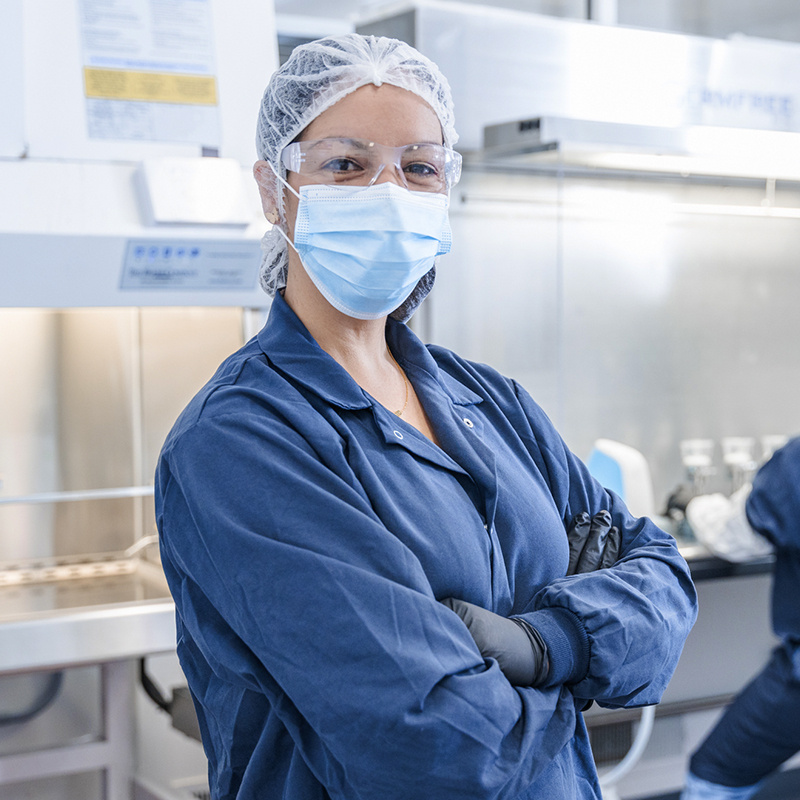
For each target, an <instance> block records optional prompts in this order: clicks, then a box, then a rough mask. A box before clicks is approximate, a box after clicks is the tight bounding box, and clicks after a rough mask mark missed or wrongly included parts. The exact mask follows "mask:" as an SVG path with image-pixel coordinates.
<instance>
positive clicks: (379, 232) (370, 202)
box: [279, 179, 452, 319]
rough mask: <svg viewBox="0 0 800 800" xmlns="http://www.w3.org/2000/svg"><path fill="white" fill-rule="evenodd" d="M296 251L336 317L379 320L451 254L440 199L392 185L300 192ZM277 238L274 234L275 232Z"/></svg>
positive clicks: (444, 197) (320, 186) (443, 199)
mask: <svg viewBox="0 0 800 800" xmlns="http://www.w3.org/2000/svg"><path fill="white" fill-rule="evenodd" d="M281 181H282V183H284V185H286V186H287V187H288V188H289V190H290V191H292V192H294V194H296V195H297V197H298V198H299V204H298V208H297V219H296V221H295V229H294V242H292V241H290V240H289V237H288V236H286V234H285V233H283V231H281V233H282V235H283V236H284V238H285V239H286V241H287V242H289V244H290V245H291V246H292V247H293V248H294V250H295V251H296V252H297V255H298V256H299V257H300V260H301V261H302V263H303V266H304V267H305V270H306V272H307V273H308V275H309V277H310V278H311V280H312V281H313V282H314V285H315V286H316V287H317V289H319V291H320V293H321V294H322V296H323V297H324V298H325V299H326V300H327V301H328V302H329V303H330V304H331V305H332V306H333V307H334V308H336V309H337V310H339V311H341V312H342V313H343V314H346V315H347V316H349V317H354V318H356V319H379V318H380V317H384V316H386V315H387V314H389V313H391V312H392V311H394V310H395V309H396V308H398V307H399V306H400V305H402V303H403V301H404V300H405V299H406V298H407V297H408V296H409V295H410V294H411V292H412V291H414V288H415V287H416V285H417V283H418V282H419V280H420V278H422V276H423V275H425V274H426V273H427V272H428V271H429V270H430V269H431V267H433V262H434V259H435V258H436V256H440V255H444V254H445V253H449V252H450V247H451V244H452V234H451V231H450V223H449V221H448V217H447V209H448V205H449V199H448V197H447V195H445V194H435V193H431V192H412V191H409V190H408V189H404V188H402V187H400V186H398V185H397V184H394V183H388V182H387V183H376V184H373V185H371V186H329V185H325V184H311V185H306V186H302V187H301V188H300V193H299V194H298V193H297V192H296V191H295V190H294V189H293V188H292V187H291V186H289V184H288V183H286V182H285V181H283V179H281ZM279 230H280V229H279Z"/></svg>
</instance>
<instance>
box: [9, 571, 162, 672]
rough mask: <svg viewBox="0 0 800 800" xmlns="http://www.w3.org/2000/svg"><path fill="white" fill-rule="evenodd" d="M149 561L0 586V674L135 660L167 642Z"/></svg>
mask: <svg viewBox="0 0 800 800" xmlns="http://www.w3.org/2000/svg"><path fill="white" fill-rule="evenodd" d="M174 614H175V608H174V605H173V603H172V599H171V597H170V595H169V591H168V588H167V584H166V580H165V579H164V575H163V573H162V571H161V569H160V567H159V566H158V565H156V564H153V563H151V562H148V561H145V560H136V562H135V563H134V564H133V565H132V568H131V570H130V571H127V572H124V573H122V574H118V575H103V576H101V577H86V578H70V579H66V580H56V581H50V582H44V583H30V584H22V585H5V586H0V674H11V673H23V672H31V671H35V670H43V669H59V668H65V667H71V666H78V665H81V664H100V663H105V662H110V661H118V660H121V659H132V658H139V657H140V656H144V655H149V654H153V653H159V652H168V651H170V650H173V649H174V647H175V620H174Z"/></svg>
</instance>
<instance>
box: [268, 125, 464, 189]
mask: <svg viewBox="0 0 800 800" xmlns="http://www.w3.org/2000/svg"><path fill="white" fill-rule="evenodd" d="M281 161H282V163H283V166H284V167H286V169H287V170H289V171H290V172H296V173H298V174H299V175H302V176H303V177H304V178H306V179H307V180H310V181H313V182H314V183H327V184H343V185H350V186H371V185H372V184H373V183H375V181H377V180H378V178H379V177H380V175H381V174H382V173H383V171H384V170H385V169H392V170H394V171H395V173H396V175H397V176H398V177H399V178H400V180H401V181H402V184H403V185H404V186H405V187H406V188H407V189H410V190H412V191H417V192H440V193H441V192H446V191H447V190H448V189H450V188H451V187H453V186H454V185H455V184H456V183H457V182H458V179H459V178H460V177H461V155H460V153H457V152H456V151H455V150H451V149H450V148H449V147H445V146H444V145H441V144H424V143H422V144H406V145H401V146H400V147H389V146H387V145H383V144H377V143H376V142H368V141H365V140H364V139H338V138H337V139H316V140H313V141H308V142H293V143H292V144H290V145H287V146H286V147H285V148H284V149H283V152H282V153H281Z"/></svg>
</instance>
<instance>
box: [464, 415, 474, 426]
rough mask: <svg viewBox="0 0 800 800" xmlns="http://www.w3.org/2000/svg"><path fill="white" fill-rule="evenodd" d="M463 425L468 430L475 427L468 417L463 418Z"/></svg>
mask: <svg viewBox="0 0 800 800" xmlns="http://www.w3.org/2000/svg"><path fill="white" fill-rule="evenodd" d="M464 424H465V425H466V426H467V427H468V428H474V427H475V423H474V422H473V421H472V420H471V419H470V418H469V417H464Z"/></svg>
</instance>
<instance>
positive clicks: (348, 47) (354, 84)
mask: <svg viewBox="0 0 800 800" xmlns="http://www.w3.org/2000/svg"><path fill="white" fill-rule="evenodd" d="M368 83H372V84H374V85H375V86H380V85H381V84H383V83H388V84H391V85H392V86H398V87H399V88H401V89H407V90H408V91H410V92H413V93H414V94H416V95H418V96H419V97H421V98H422V99H423V100H425V101H426V102H427V103H428V105H429V106H430V107H431V108H432V109H433V110H434V112H435V113H436V115H437V117H438V118H439V122H440V123H441V126H442V137H443V141H444V144H445V145H447V146H448V147H452V146H453V145H454V144H455V143H456V141H457V140H458V135H457V134H456V131H455V127H454V124H453V101H452V97H451V95H450V85H449V84H448V82H447V79H446V78H445V77H444V75H442V73H441V72H440V71H439V68H438V67H437V66H436V64H434V63H433V62H432V61H431V60H430V59H428V58H426V57H425V56H424V55H422V53H420V52H418V51H417V50H415V49H414V48H413V47H411V45H409V44H407V43H406V42H401V41H399V40H397V39H387V38H385V37H376V36H361V35H360V34H357V33H348V34H344V35H342V36H331V37H327V38H325V39H318V40H317V41H314V42H309V43H308V44H304V45H300V46H299V47H296V48H295V49H294V51H293V52H292V54H291V56H290V57H289V59H288V61H286V63H285V64H284V65H283V66H282V67H281V68H280V69H279V70H278V71H277V72H275V73H274V74H273V76H272V78H271V79H270V82H269V85H268V86H267V88H266V91H265V92H264V97H263V99H262V100H261V109H260V111H259V115H258V128H257V132H256V150H257V152H258V157H259V159H262V160H264V161H268V162H269V163H270V164H272V167H273V169H274V170H275V171H276V172H277V173H278V174H279V175H281V176H282V177H286V170H285V169H284V168H283V165H282V164H281V161H280V156H281V152H282V151H283V148H284V147H286V145H287V144H289V143H290V142H292V141H294V139H295V138H296V137H297V136H298V135H299V134H300V133H301V132H302V131H303V130H304V129H305V128H306V127H307V126H308V125H309V124H310V123H311V122H312V121H313V120H314V119H316V118H317V117H318V116H319V115H320V114H321V113H322V112H323V111H325V110H326V109H327V108H330V107H331V106H332V105H333V104H334V103H336V102H337V101H339V100H341V99H342V98H343V97H345V96H346V95H348V94H350V93H351V92H353V91H355V90H356V89H358V88H359V87H361V86H365V85H366V84H368ZM275 196H276V197H277V198H278V203H279V209H278V210H279V212H280V217H281V221H283V220H284V214H283V191H282V190H281V187H279V186H277V180H276V191H275ZM261 249H262V253H263V256H262V263H261V274H260V280H261V286H262V287H263V289H264V291H265V292H267V294H269V295H274V294H275V292H276V291H277V290H278V289H280V288H282V287H284V286H285V285H286V267H287V264H288V255H287V244H286V241H285V239H284V238H283V237H282V236H281V235H280V234H279V233H278V231H277V230H275V229H274V228H273V229H271V230H270V231H268V232H267V234H266V235H265V236H264V238H263V239H262V242H261ZM434 277H435V267H434V268H432V269H431V270H430V272H429V273H428V274H426V275H425V276H423V278H422V279H421V280H420V282H419V284H417V287H416V289H415V290H414V291H413V292H412V293H411V296H410V297H409V298H408V299H407V300H406V301H405V302H404V303H403V305H402V306H401V307H400V308H399V309H397V311H395V312H394V313H393V315H392V316H395V317H397V318H398V319H401V320H403V321H405V320H406V319H408V318H409V317H410V316H411V314H412V313H413V312H414V309H415V308H416V307H417V306H418V305H419V304H420V303H421V302H422V300H424V299H425V296H426V295H427V294H428V292H429V291H430V290H431V287H432V286H433V280H434Z"/></svg>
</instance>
